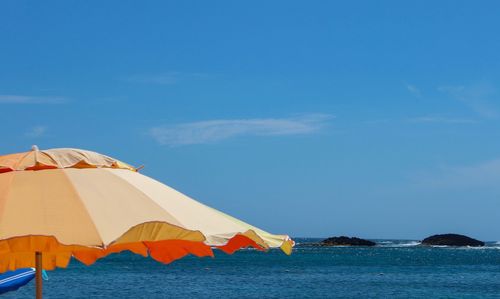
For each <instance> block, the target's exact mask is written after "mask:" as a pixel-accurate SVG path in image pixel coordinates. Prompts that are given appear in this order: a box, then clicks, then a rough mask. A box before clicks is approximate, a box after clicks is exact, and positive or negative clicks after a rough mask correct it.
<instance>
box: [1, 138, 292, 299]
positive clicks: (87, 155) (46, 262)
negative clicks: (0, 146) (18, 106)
mask: <svg viewBox="0 0 500 299" xmlns="http://www.w3.org/2000/svg"><path fill="white" fill-rule="evenodd" d="M0 215H1V217H0V272H4V271H7V270H15V269H18V268H27V267H36V268H37V279H36V280H37V298H41V294H42V292H41V281H42V280H41V270H42V269H46V270H52V269H54V268H56V267H61V268H64V267H66V266H67V265H68V263H69V260H70V259H71V258H72V257H73V258H75V259H77V260H79V261H80V262H82V263H84V264H86V265H90V264H92V263H94V262H95V261H96V260H97V259H99V258H102V257H104V256H106V255H108V254H111V253H116V252H120V251H123V250H128V251H131V252H134V253H136V254H140V255H143V256H150V257H151V258H153V259H155V260H157V261H159V262H162V263H170V262H172V261H174V260H176V259H179V258H182V257H184V256H185V255H187V254H193V255H195V256H199V257H202V256H213V251H212V250H213V248H217V249H220V250H222V251H224V252H226V253H233V252H234V251H236V250H238V249H240V248H242V247H249V246H250V247H254V248H256V249H259V250H267V249H269V248H276V247H279V248H281V249H282V250H283V251H284V252H285V253H286V254H290V253H291V249H292V246H293V241H292V240H291V239H290V238H289V237H288V236H287V235H273V234H270V233H267V232H265V231H263V230H261V229H258V228H256V227H254V226H251V225H249V224H247V223H245V222H243V221H240V220H238V219H236V218H233V217H231V216H229V215H227V214H224V213H222V212H220V211H217V210H215V209H213V208H210V207H208V206H206V205H204V204H202V203H200V202H197V201H195V200H193V199H191V198H189V197H188V196H186V195H184V194H182V193H180V192H178V191H176V190H174V189H172V188H170V187H168V186H166V185H164V184H162V183H160V182H158V181H156V180H154V179H152V178H149V177H147V176H144V175H142V174H140V173H139V172H138V171H137V169H136V168H134V167H132V166H130V165H129V164H126V163H124V162H121V161H119V160H116V159H114V158H111V157H108V156H105V155H101V154H98V153H96V152H92V151H86V150H79V149H70V148H60V149H49V150H38V148H36V147H33V149H32V150H31V151H29V152H24V153H16V154H10V155H5V156H0Z"/></svg>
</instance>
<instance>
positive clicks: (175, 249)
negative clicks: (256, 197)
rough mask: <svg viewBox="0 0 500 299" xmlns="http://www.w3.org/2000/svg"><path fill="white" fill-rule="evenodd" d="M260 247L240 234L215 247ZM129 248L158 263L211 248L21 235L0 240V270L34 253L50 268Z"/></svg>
mask: <svg viewBox="0 0 500 299" xmlns="http://www.w3.org/2000/svg"><path fill="white" fill-rule="evenodd" d="M249 246H251V247H254V248H256V249H259V250H264V248H262V247H261V246H259V245H258V244H257V243H255V241H253V240H251V239H249V238H248V237H245V236H244V235H236V236H234V237H233V238H232V239H231V240H229V242H228V244H226V245H224V246H218V247H215V248H218V249H220V250H222V251H224V252H225V253H228V254H232V253H234V252H235V251H237V250H238V249H241V248H244V247H249ZM125 250H127V251H130V252H133V253H135V254H139V255H142V256H144V257H147V256H151V258H153V259H154V260H156V261H158V262H161V263H165V264H168V263H171V262H173V261H175V260H177V259H180V258H182V257H184V256H186V255H188V254H192V255H195V256H197V257H206V256H210V257H213V256H214V253H213V251H212V248H211V247H210V246H208V245H206V244H205V243H203V242H193V241H185V240H163V241H154V242H135V243H128V244H116V245H111V246H109V247H107V248H93V247H85V246H78V245H63V244H60V243H59V242H58V241H57V240H56V238H54V237H48V236H25V237H16V238H11V239H8V240H2V241H0V273H1V272H5V271H7V270H15V269H18V268H27V267H34V266H35V254H34V253H35V252H37V251H38V252H42V257H43V268H44V269H45V270H53V269H55V268H66V267H67V265H68V263H69V261H70V259H71V257H74V258H75V259H76V260H78V261H80V262H82V263H83V264H85V265H87V266H88V265H92V264H93V263H95V262H96V261H97V260H98V259H100V258H103V257H106V256H108V255H109V254H112V253H118V252H121V251H125Z"/></svg>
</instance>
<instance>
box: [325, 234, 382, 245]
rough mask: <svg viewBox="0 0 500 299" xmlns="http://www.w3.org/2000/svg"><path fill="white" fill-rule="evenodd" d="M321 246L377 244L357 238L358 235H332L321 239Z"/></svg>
mask: <svg viewBox="0 0 500 299" xmlns="http://www.w3.org/2000/svg"><path fill="white" fill-rule="evenodd" d="M320 244H321V246H375V245H377V244H376V243H375V242H372V241H368V240H364V239H360V238H356V237H352V238H349V237H346V236H340V237H331V238H328V239H325V240H323V241H321V243H320Z"/></svg>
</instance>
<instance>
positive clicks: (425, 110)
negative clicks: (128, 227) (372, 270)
mask: <svg viewBox="0 0 500 299" xmlns="http://www.w3.org/2000/svg"><path fill="white" fill-rule="evenodd" d="M499 9H500V5H499V4H498V3H496V2H495V1H490V2H488V1H481V2H471V1H439V2H436V1H414V3H410V2H409V1H376V2H375V1H348V2H347V1H343V2H340V1H336V2H334V1H302V2H298V1H273V2H272V3H271V2H270V1H254V2H243V1H216V2H209V1H147V2H137V1H106V2H105V3H103V2H102V1H51V2H44V3H41V2H35V1H2V2H1V3H0V111H1V115H2V119H3V125H2V126H1V127H0V132H1V134H2V138H1V139H0V149H1V152H2V153H10V152H18V151H25V150H28V149H29V148H30V147H31V145H32V144H38V145H39V147H40V148H53V147H77V148H84V149H89V150H95V151H98V152H101V153H104V154H108V155H110V156H114V157H116V158H119V159H121V160H124V161H127V162H129V163H131V164H134V165H142V164H144V165H145V169H144V170H143V171H142V172H143V173H144V174H146V175H150V176H152V177H154V178H156V179H158V180H160V181H162V182H164V183H166V184H168V185H170V186H172V187H174V188H176V189H178V190H180V191H182V192H184V193H186V194H188V195H190V196H192V197H194V198H196V199H197V200H199V201H202V202H204V203H206V204H208V205H211V206H213V207H215V208H218V209H220V210H222V211H225V212H228V213H230V214H232V215H234V216H237V217H239V218H241V219H243V220H246V221H248V222H250V223H252V224H255V225H257V226H260V227H262V228H264V229H267V230H269V231H271V232H275V233H288V234H290V235H292V236H319V237H321V236H330V235H339V234H348V235H356V236H360V237H366V238H416V239H419V238H423V237H426V236H427V235H430V234H434V233H446V232H457V233H463V234H469V235H471V236H473V237H477V238H480V239H483V240H500V217H499V216H500V212H499V203H500V184H499V182H500V130H499V129H500V104H499V97H500V93H499V90H498V88H499V84H500V81H499V75H500V59H498V58H499V54H498V53H500V39H498V38H497V35H498V30H497V28H500V19H499V18H498V13H499Z"/></svg>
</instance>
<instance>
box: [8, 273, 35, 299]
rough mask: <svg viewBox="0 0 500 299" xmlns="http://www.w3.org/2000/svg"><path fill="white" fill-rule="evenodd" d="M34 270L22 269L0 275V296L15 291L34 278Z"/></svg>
mask: <svg viewBox="0 0 500 299" xmlns="http://www.w3.org/2000/svg"><path fill="white" fill-rule="evenodd" d="M35 272H36V271H35V268H23V269H17V270H15V271H7V272H5V273H1V274H0V294H2V293H5V292H9V291H14V290H17V289H18V288H20V287H22V286H23V285H25V284H27V283H28V282H30V281H31V280H32V279H33V278H34V277H35Z"/></svg>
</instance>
